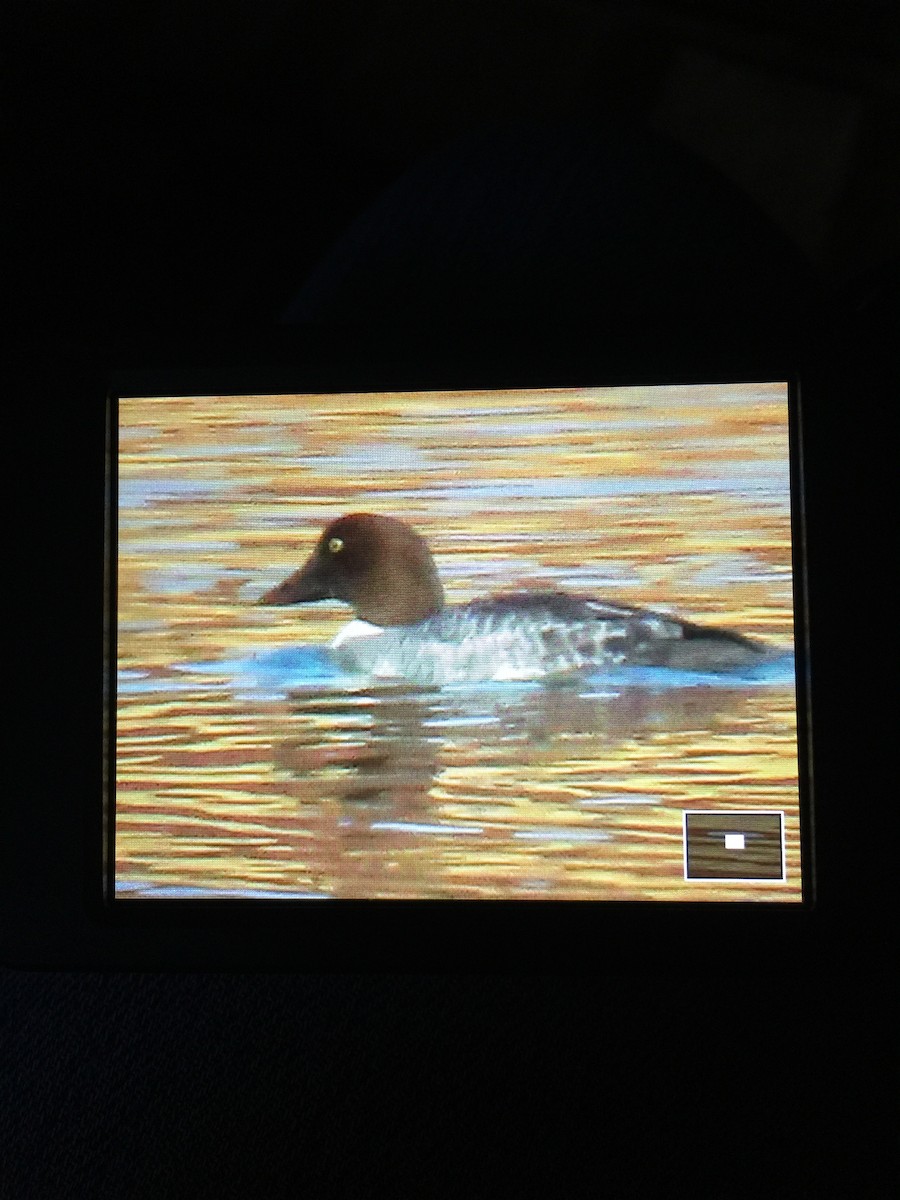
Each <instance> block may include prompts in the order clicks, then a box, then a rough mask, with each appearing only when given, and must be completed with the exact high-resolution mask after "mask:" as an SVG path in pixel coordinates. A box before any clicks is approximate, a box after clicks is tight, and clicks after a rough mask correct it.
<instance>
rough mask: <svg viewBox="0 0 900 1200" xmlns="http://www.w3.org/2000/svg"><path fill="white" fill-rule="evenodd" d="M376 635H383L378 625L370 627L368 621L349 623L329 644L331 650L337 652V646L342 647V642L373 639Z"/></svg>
mask: <svg viewBox="0 0 900 1200" xmlns="http://www.w3.org/2000/svg"><path fill="white" fill-rule="evenodd" d="M378 633H384V630H383V629H382V628H381V626H380V625H371V624H369V622H368V621H359V620H356V621H351V622H350V623H349V624H348V625H345V626H344V628H343V629H342V630H341V631H340V633H339V634H338V635H337V637H336V638H335V639H334V641H333V642H332V643H331V648H332V650H337V648H338V646H343V644H344V642H349V641H351V639H353V638H363V637H374V636H375V634H378Z"/></svg>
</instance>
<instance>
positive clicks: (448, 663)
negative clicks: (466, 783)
mask: <svg viewBox="0 0 900 1200" xmlns="http://www.w3.org/2000/svg"><path fill="white" fill-rule="evenodd" d="M318 600H343V601H344V602H345V603H347V604H349V605H350V606H351V607H352V609H353V611H354V618H355V619H354V620H352V621H351V622H350V623H349V624H348V625H346V626H345V627H344V628H343V629H342V630H341V631H340V632H339V633H338V635H337V637H336V638H335V639H334V641H333V642H332V646H331V650H332V654H333V656H334V659H335V660H336V662H337V663H338V665H339V666H340V667H341V668H342V669H343V670H346V671H349V672H351V673H353V674H361V675H366V676H369V677H371V678H374V679H398V680H400V679H405V680H409V681H410V682H415V683H421V684H427V685H435V686H440V685H445V684H457V683H482V682H489V681H505V680H549V679H559V678H565V677H570V676H573V675H576V674H586V673H589V672H591V671H602V670H603V669H605V668H611V667H622V666H642V667H647V666H652V667H670V668H676V669H679V670H687V671H703V672H727V671H734V670H740V669H742V668H746V667H748V666H751V665H754V664H756V663H759V662H761V661H764V660H765V659H766V658H767V657H770V656H771V653H772V652H771V650H770V649H769V647H767V646H766V645H765V644H764V643H762V642H759V641H757V640H755V639H753V638H749V637H746V636H744V635H743V634H740V633H735V632H733V631H732V630H728V629H717V628H711V627H707V626H703V625H696V624H694V623H693V622H691V621H683V620H680V619H678V618H676V617H672V616H668V615H664V614H661V613H655V612H651V611H648V610H646V609H642V608H636V607H634V606H632V605H628V604H619V603H617V602H616V603H613V602H611V601H608V600H598V599H587V598H581V597H578V596H574V595H570V594H568V593H566V592H560V591H534V592H511V593H506V594H500V595H495V596H492V597H490V598H486V599H480V600H471V601H469V602H467V603H464V604H458V605H446V604H445V603H444V592H443V588H442V586H441V582H440V579H439V578H438V573H437V568H436V567H435V564H434V559H433V558H432V556H431V551H430V550H429V548H428V545H427V543H426V542H425V540H424V538H422V537H421V536H420V535H419V534H418V533H416V532H415V530H413V529H412V528H410V526H409V525H407V524H406V523H405V522H403V521H400V520H397V519H396V518H394V517H386V516H377V515H374V514H372V513H351V514H349V515H347V516H343V517H339V518H338V519H337V520H335V521H332V522H331V524H329V525H328V527H327V528H326V529H325V531H324V532H323V533H322V535H321V536H320V538H319V540H318V543H317V544H316V547H315V549H314V550H313V552H312V554H311V555H310V557H309V559H308V560H307V561H306V563H305V564H304V565H303V566H302V567H301V568H300V569H299V570H298V571H295V572H294V574H292V575H290V576H288V578H287V579H285V580H284V581H283V582H282V583H280V584H278V585H277V586H276V587H274V588H272V589H271V590H270V591H268V592H266V593H265V595H264V596H262V597H261V598H260V600H259V601H258V603H260V604H274V605H282V604H307V603H311V602H314V601H318Z"/></svg>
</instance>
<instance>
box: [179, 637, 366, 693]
mask: <svg viewBox="0 0 900 1200" xmlns="http://www.w3.org/2000/svg"><path fill="white" fill-rule="evenodd" d="M180 670H183V671H190V672H192V673H197V674H201V675H202V674H207V673H209V674H215V675H218V676H219V677H220V678H221V676H222V675H227V676H230V677H231V679H232V680H233V682H234V683H235V684H236V685H237V686H238V687H239V688H241V689H246V688H249V689H251V690H254V691H262V692H266V693H282V694H283V693H285V692H289V691H295V690H298V689H300V688H309V687H320V686H322V685H323V684H327V683H336V682H338V681H344V682H349V681H350V679H351V678H353V677H352V676H349V675H346V674H345V673H344V672H343V671H341V669H340V668H339V667H338V666H337V664H336V663H335V662H334V660H333V659H332V657H331V654H330V652H329V650H328V649H327V647H323V646H284V647H282V648H281V649H279V650H267V651H263V652H261V653H259V654H250V655H247V656H246V657H244V658H234V659H223V660H220V661H219V662H205V663H185V664H184V665H183V666H182V667H181V668H180Z"/></svg>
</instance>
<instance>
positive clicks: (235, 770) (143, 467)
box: [109, 380, 809, 906]
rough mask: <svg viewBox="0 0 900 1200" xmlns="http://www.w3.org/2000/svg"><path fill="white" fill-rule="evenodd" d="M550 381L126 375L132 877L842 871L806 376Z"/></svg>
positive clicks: (401, 883)
mask: <svg viewBox="0 0 900 1200" xmlns="http://www.w3.org/2000/svg"><path fill="white" fill-rule="evenodd" d="M544 382H545V383H546V386H542V387H540V388H535V389H530V390H496V389H494V390H486V391H477V390H474V391H473V390H470V391H465V392H462V391H443V392H410V391H397V392H377V393H376V392H356V393H340V394H287V393H279V394H274V395H259V394H255V395H252V396H251V395H234V394H229V395H200V396H196V395H167V396H146V395H142V396H139V395H127V396H121V397H120V398H119V399H118V403H117V419H116V434H117V480H116V485H115V488H114V495H115V497H116V500H115V513H114V528H115V530H116V541H115V546H114V548H113V562H114V580H115V591H114V594H115V601H114V603H115V620H114V623H113V624H114V633H115V643H114V644H115V655H116V663H115V668H116V669H115V680H116V682H115V687H114V690H113V691H112V692H111V696H112V697H113V699H112V700H111V704H112V708H113V711H112V714H111V715H112V716H113V718H114V721H113V725H112V727H113V728H114V731H115V732H114V738H113V745H112V748H111V775H110V788H109V805H110V812H111V815H112V818H113V819H112V820H111V821H110V838H111V841H110V851H111V853H110V859H109V861H110V880H109V883H110V897H111V898H112V899H114V901H115V902H116V904H117V905H119V904H120V903H121V904H123V905H127V906H134V905H137V904H138V903H139V902H141V901H147V900H169V899H196V898H199V899H204V900H206V899H223V900H225V899H227V900H234V899H240V900H255V899H258V900H268V901H271V900H278V901H285V902H294V901H298V900H308V899H321V900H336V899H352V900H374V899H377V900H397V901H404V900H450V901H453V900H504V901H508V900H519V899H520V900H531V901H535V900H539V901H540V900H581V901H584V900H589V901H616V902H622V901H637V902H647V901H651V902H667V901H674V902H681V901H691V902H696V901H704V902H732V901H742V902H759V903H762V904H771V903H773V902H776V903H789V904H795V905H796V904H799V903H800V902H801V901H803V900H805V899H808V898H809V889H808V886H807V885H806V883H805V879H804V866H805V861H806V860H805V857H804V855H805V850H804V845H805V838H806V827H805V816H804V813H803V812H802V811H801V790H802V788H801V782H802V781H803V780H805V766H804V762H805V758H804V755H805V750H804V748H803V746H802V725H803V721H802V716H801V712H800V710H799V709H798V688H797V678H796V676H797V671H796V668H795V658H794V646H795V640H796V639H797V637H798V632H797V631H798V625H797V621H798V617H799V615H800V614H798V613H797V612H795V607H794V597H795V595H796V594H799V589H798V588H796V587H795V583H796V580H795V575H796V562H797V552H798V551H799V549H800V545H799V540H798V532H797V528H796V525H794V524H792V520H794V521H795V520H796V515H797V507H798V506H797V504H796V498H794V502H793V505H792V495H791V480H792V477H793V478H794V479H796V478H797V474H796V470H795V471H794V474H793V476H792V462H791V456H792V449H791V429H790V402H791V396H790V395H789V387H788V384H787V383H786V382H783V381H762V382H738V383H713V384H709V383H696V384H683V383H682V384H677V385H673V386H646V387H644V386H641V387H603V386H573V387H554V386H552V384H553V383H554V381H553V380H550V381H544ZM795 467H796V464H795Z"/></svg>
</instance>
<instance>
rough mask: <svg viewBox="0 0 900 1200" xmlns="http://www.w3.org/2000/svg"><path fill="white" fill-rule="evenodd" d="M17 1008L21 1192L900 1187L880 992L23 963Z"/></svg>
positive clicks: (17, 976)
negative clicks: (893, 1175) (57, 969)
mask: <svg viewBox="0 0 900 1200" xmlns="http://www.w3.org/2000/svg"><path fill="white" fill-rule="evenodd" d="M2 1002H3V1007H2V1030H3V1036H2V1068H0V1070H2V1097H3V1099H2V1165H3V1169H2V1182H0V1193H2V1195H3V1196H4V1197H7V1196H8V1197H15V1198H16V1200H24V1198H26V1197H27V1198H29V1200H30V1198H32V1197H34V1198H35V1200H37V1198H46V1200H50V1198H52V1197H69V1196H73V1197H74V1196H78V1197H81V1196H116V1197H148V1198H149V1197H159V1196H166V1197H171V1196H197V1197H207V1196H209V1197H214V1196H215V1197H232V1196H234V1197H244V1196H281V1195H285V1196H317V1197H318V1196H322V1195H366V1196H369V1195H395V1194H404V1195H405V1194H410V1195H417V1196H436V1197H444V1196H448V1197H455V1196H461V1195H463V1196H494V1195H497V1194H501V1195H508V1194H526V1195H529V1194H530V1195H534V1194H547V1195H565V1194H575V1193H573V1192H572V1191H571V1189H572V1188H573V1187H576V1181H577V1180H579V1179H581V1178H582V1177H583V1174H584V1172H587V1173H588V1175H589V1176H590V1178H591V1179H593V1181H594V1185H593V1186H592V1188H591V1190H592V1191H594V1190H597V1191H598V1192H602V1193H603V1194H608V1195H617V1196H644V1195H656V1194H662V1192H665V1194H668V1195H672V1194H675V1195H681V1194H689V1195H727V1196H733V1195H739V1194H746V1192H745V1190H744V1189H750V1190H751V1191H753V1190H754V1189H756V1194H765V1195H772V1196H776V1195H786V1194H794V1195H805V1196H821V1195H829V1194H833V1193H832V1192H831V1191H830V1190H829V1188H830V1187H831V1185H832V1184H833V1183H834V1181H835V1180H836V1179H838V1178H840V1179H841V1180H847V1181H852V1184H853V1190H852V1194H853V1195H855V1196H864V1197H882V1196H885V1195H887V1194H888V1192H887V1191H884V1190H883V1188H884V1187H885V1186H886V1182H887V1181H886V1179H885V1175H884V1167H885V1163H886V1161H887V1153H886V1152H887V1147H888V1145H889V1143H888V1141H887V1129H888V1120H887V1117H888V1116H889V1112H888V1111H887V1110H888V1109H889V1108H890V1105H889V1102H886V1101H885V1099H884V1098H883V1097H884V1093H883V1091H882V1089H883V1088H884V1087H886V1085H887V1083H888V1075H887V1072H888V1065H887V1061H886V1057H885V1046H884V1045H883V1043H882V1042H881V1038H880V1029H881V1023H880V1020H879V1014H878V1008H877V1007H875V1006H873V1002H877V995H876V993H875V992H874V991H873V989H872V988H871V987H870V986H868V985H867V984H866V981H864V980H863V981H859V980H858V981H855V982H854V983H853V986H852V988H850V989H848V991H847V992H846V993H841V994H840V995H839V994H838V993H836V992H835V991H834V990H833V989H831V992H830V995H823V994H821V993H818V992H815V991H814V990H813V989H811V988H810V989H799V990H798V989H796V988H793V989H792V988H790V987H787V988H784V989H779V988H777V987H775V988H767V989H763V988H759V987H755V986H753V985H752V984H751V985H750V986H749V987H748V986H743V987H740V988H738V987H736V986H734V985H732V984H729V983H726V982H724V981H720V982H718V983H717V982H714V981H709V980H706V981H699V980H694V981H690V980H681V981H678V980H673V979H666V978H659V979H657V980H655V981H654V982H653V983H652V985H650V986H649V987H647V986H641V987H638V986H637V985H636V984H635V983H634V982H633V981H631V982H629V981H623V980H621V979H617V978H602V977H598V978H597V979H596V981H595V982H593V983H590V984H588V983H585V982H580V983H579V982H574V981H571V980H570V981H562V980H552V979H543V980H542V979H533V978H532V979H521V980H512V979H509V980H503V979H496V978H482V979H465V978H450V979H437V978H425V977H398V978H394V979H389V978H382V977H373V978H369V979H362V978H360V977H334V978H327V979H326V978H307V977H303V976H297V977H287V976H271V977H267V976H261V977H253V976H248V977H240V976H228V975H172V976H169V975H116V974H111V975H101V974H97V973H85V974H78V973H48V974H25V973H16V972H5V973H4V974H3V976H2ZM890 1091H891V1089H888V1092H887V1094H888V1095H890ZM892 1136H893V1135H892V1134H891V1137H892ZM760 1189H761V1190H760ZM577 1194H581V1193H580V1192H579V1193H577Z"/></svg>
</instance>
